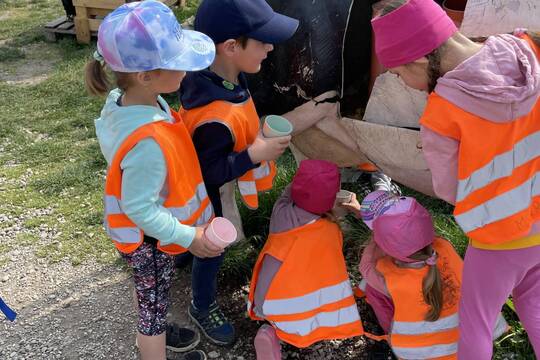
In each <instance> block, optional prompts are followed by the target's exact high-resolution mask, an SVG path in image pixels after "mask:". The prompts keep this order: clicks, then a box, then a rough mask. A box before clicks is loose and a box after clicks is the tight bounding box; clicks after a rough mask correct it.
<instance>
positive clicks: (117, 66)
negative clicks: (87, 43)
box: [97, 0, 216, 72]
mask: <svg viewBox="0 0 540 360" xmlns="http://www.w3.org/2000/svg"><path fill="white" fill-rule="evenodd" d="M97 47H98V52H99V53H100V54H101V55H102V56H103V59H104V60H105V62H106V63H107V65H108V66H109V67H110V68H111V70H113V71H118V72H140V71H150V70H156V69H164V70H181V71H197V70H201V69H205V68H207V67H208V66H210V64H212V62H213V61H214V57H215V53H216V50H215V46H214V42H213V41H212V40H211V39H210V38H209V37H208V36H206V35H205V34H203V33H200V32H198V31H191V30H184V29H182V27H181V26H180V24H179V23H178V21H177V20H176V16H175V15H174V13H173V12H172V11H171V9H169V7H167V5H165V4H163V3H162V2H159V1H155V0H146V1H140V2H132V3H127V4H124V5H122V6H120V7H118V8H116V9H115V10H114V11H113V12H111V13H110V14H109V15H107V16H106V17H105V19H103V22H102V23H101V25H100V26H99V30H98V42H97Z"/></svg>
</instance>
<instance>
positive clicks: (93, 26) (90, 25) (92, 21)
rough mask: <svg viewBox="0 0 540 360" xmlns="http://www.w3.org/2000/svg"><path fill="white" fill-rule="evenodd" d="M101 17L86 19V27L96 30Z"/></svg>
mask: <svg viewBox="0 0 540 360" xmlns="http://www.w3.org/2000/svg"><path fill="white" fill-rule="evenodd" d="M102 21H103V20H102V19H88V28H89V29H90V31H98V29H99V24H101V22H102Z"/></svg>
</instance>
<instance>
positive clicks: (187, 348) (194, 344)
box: [135, 332, 206, 359]
mask: <svg viewBox="0 0 540 360" xmlns="http://www.w3.org/2000/svg"><path fill="white" fill-rule="evenodd" d="M195 335H196V338H195V341H193V342H192V343H191V344H189V345H188V346H185V347H181V348H180V347H174V346H170V345H165V347H166V348H167V350H170V351H173V352H177V353H183V352H188V351H190V350H193V349H195V348H196V347H197V345H199V343H200V342H201V335H199V333H198V332H197V333H195ZM135 347H136V348H137V349H138V348H139V343H138V342H137V338H135ZM205 356H206V355H205ZM205 359H206V358H205Z"/></svg>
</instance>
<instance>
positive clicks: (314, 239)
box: [248, 160, 364, 360]
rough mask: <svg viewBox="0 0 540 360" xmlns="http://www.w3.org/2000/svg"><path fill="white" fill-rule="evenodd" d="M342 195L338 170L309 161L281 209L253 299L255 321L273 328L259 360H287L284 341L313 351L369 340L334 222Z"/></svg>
mask: <svg viewBox="0 0 540 360" xmlns="http://www.w3.org/2000/svg"><path fill="white" fill-rule="evenodd" d="M339 187H340V176H339V170H338V168H337V166H336V165H334V164H333V163H330V162H327V161H323V160H304V161H302V162H301V163H300V167H299V168H298V171H297V173H296V175H295V176H294V179H293V181H292V184H291V185H290V186H289V187H287V188H286V189H285V191H284V192H283V194H282V196H281V198H280V199H279V200H278V201H277V202H276V204H275V205H274V209H273V212H272V217H271V219H270V236H269V237H268V240H267V242H266V244H265V246H264V248H263V249H262V251H261V253H260V255H259V258H258V260H257V263H256V264H255V268H254V269H253V277H252V279H251V287H250V291H249V304H248V311H249V315H250V317H251V318H252V319H254V320H261V319H265V320H267V321H269V322H270V323H271V324H272V327H271V326H268V325H263V326H262V327H261V328H260V329H259V332H258V333H257V336H256V337H255V349H256V352H257V360H279V359H281V355H280V347H279V340H278V338H279V339H281V340H283V341H285V342H287V343H289V344H292V345H294V346H297V347H307V346H310V345H311V344H313V343H315V342H317V341H320V340H328V339H342V338H348V337H353V336H357V335H362V334H363V333H364V332H363V328H362V324H361V322H360V316H359V314H358V309H357V307H356V302H355V299H354V296H353V292H352V289H351V284H350V282H349V275H348V273H347V267H346V265H345V259H344V258H343V249H342V247H343V239H342V235H341V231H340V228H339V226H338V225H337V224H336V223H335V222H333V221H332V215H331V214H330V212H331V210H332V208H333V206H334V203H335V201H336V193H337V192H338V191H339Z"/></svg>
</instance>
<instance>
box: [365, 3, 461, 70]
mask: <svg viewBox="0 0 540 360" xmlns="http://www.w3.org/2000/svg"><path fill="white" fill-rule="evenodd" d="M371 26H372V27H373V32H374V33H375V52H376V54H377V58H378V60H379V62H380V63H381V64H382V65H383V66H384V67H386V68H387V69H390V68H393V67H397V66H400V65H405V64H408V63H411V62H413V61H415V60H418V59H420V58H421V57H423V56H426V55H427V54H429V53H430V52H432V51H433V50H435V49H437V48H438V47H439V46H441V45H442V44H443V43H444V42H445V41H446V40H448V39H449V38H450V37H451V36H452V35H453V34H454V33H455V32H456V31H457V28H456V25H455V24H454V22H453V21H452V20H451V19H450V18H449V17H448V15H446V13H445V12H444V10H443V9H442V8H441V7H440V6H439V5H437V3H436V2H435V1H433V0H409V1H407V2H406V3H405V4H404V5H403V6H401V7H399V8H398V9H396V10H394V11H392V12H390V13H388V14H386V15H383V16H377V17H375V18H373V20H371Z"/></svg>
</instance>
